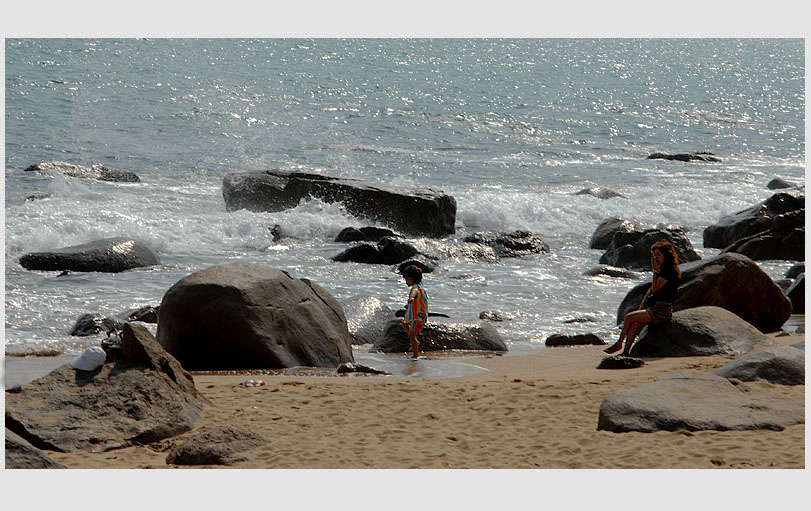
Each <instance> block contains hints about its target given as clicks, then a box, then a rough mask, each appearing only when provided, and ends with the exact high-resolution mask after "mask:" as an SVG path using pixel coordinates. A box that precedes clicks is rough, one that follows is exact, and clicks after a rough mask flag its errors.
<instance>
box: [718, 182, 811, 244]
mask: <svg viewBox="0 0 811 511" xmlns="http://www.w3.org/2000/svg"><path fill="white" fill-rule="evenodd" d="M799 211H803V212H804V211H805V191H804V190H801V189H796V190H788V191H785V192H780V193H776V194H774V195H772V196H771V197H769V198H768V199H766V200H765V201H763V202H761V203H759V204H755V205H754V206H751V207H749V208H746V209H744V210H742V211H738V212H737V213H734V214H732V215H727V216H725V217H723V218H721V219H720V220H719V221H718V223H717V224H714V225H711V226H709V227H707V228H706V229H704V246H705V247H707V248H727V247H729V246H730V245H732V244H733V243H735V242H736V241H738V240H741V239H744V238H751V237H752V236H755V235H757V234H761V233H764V232H766V231H769V230H770V229H772V228H773V227H775V225H774V224H775V221H776V219H777V217H778V216H781V215H786V214H790V213H793V212H799ZM803 214H804V213H803ZM796 215H798V213H794V214H793V215H789V217H784V218H783V219H781V220H777V222H778V225H777V227H781V226H782V227H784V228H783V229H779V230H780V231H787V232H790V230H793V227H792V229H790V230H789V228H788V226H789V225H792V226H793V225H794V223H796V221H798V220H799V218H795V216H796ZM783 224H785V225H783Z"/></svg>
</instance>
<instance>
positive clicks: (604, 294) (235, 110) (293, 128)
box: [4, 39, 805, 354]
mask: <svg viewBox="0 0 811 511" xmlns="http://www.w3.org/2000/svg"><path fill="white" fill-rule="evenodd" d="M804 62H805V54H804V43H803V41H802V40H801V39H258V40H257V39H251V40H248V39H206V40H201V39H100V40H90V39H9V40H7V41H6V46H5V102H6V112H5V165H6V171H5V302H4V305H5V343H6V350H7V352H8V353H26V352H43V351H50V350H53V351H58V352H61V353H63V354H71V353H76V352H78V351H79V350H81V349H83V348H84V347H86V346H90V345H94V344H98V342H99V340H100V339H99V336H95V337H84V338H82V337H71V336H69V335H68V332H69V330H70V328H71V327H72V325H73V324H74V322H75V321H76V319H77V318H78V317H79V316H80V315H82V314H84V313H88V312H90V313H100V314H105V315H114V314H119V313H122V312H124V311H127V310H130V309H135V308H138V307H141V306H144V305H158V304H159V303H160V301H161V298H162V297H163V294H164V293H165V292H166V290H167V289H168V288H169V287H170V286H171V285H172V284H174V283H175V282H177V281H178V280H179V279H181V278H183V277H184V276H186V275H188V274H190V273H193V272H195V271H198V270H201V269H203V268H206V267H209V266H212V265H216V264H222V263H228V262H235V261H245V262H251V263H260V264H265V265H269V266H273V267H277V268H282V269H284V270H287V271H288V272H290V274H291V275H293V276H294V277H297V278H309V279H312V280H314V281H315V282H317V283H319V284H320V285H321V286H323V287H324V288H326V289H327V290H328V291H329V292H330V293H332V294H333V295H334V296H335V297H336V298H338V299H339V300H345V299H348V298H351V297H354V296H360V295H371V296H375V297H378V298H380V299H381V300H383V301H384V302H385V303H386V304H387V305H389V306H390V307H392V308H393V309H397V308H400V307H402V306H403V305H404V302H405V298H406V292H407V289H406V287H405V286H404V284H403V282H402V280H401V279H400V278H398V275H397V274H396V273H394V272H393V271H392V267H389V266H382V265H362V264H355V263H338V262H333V261H332V260H331V257H333V256H334V255H336V254H338V253H340V252H341V251H343V250H344V249H345V248H347V245H346V244H342V243H336V242H334V241H333V239H334V237H335V235H336V234H338V232H340V230H341V229H343V228H345V227H348V226H354V227H361V226H364V225H378V226H381V227H385V226H382V225H379V224H375V223H374V222H370V221H369V220H365V219H359V218H355V217H353V216H351V215H349V214H347V213H346V211H345V210H344V208H343V207H342V205H341V204H327V203H323V202H321V201H318V200H309V201H303V202H302V203H301V204H299V205H298V206H297V207H296V208H294V209H291V210H288V211H282V212H277V213H253V212H249V211H244V210H243V211H235V212H226V210H225V204H224V201H223V198H222V179H223V176H224V175H225V174H226V173H228V172H232V171H241V170H260V169H282V170H287V171H304V172H311V173H317V174H324V175H330V176H341V177H350V178H358V179H362V180H365V181H367V182H369V183H377V184H389V185H397V186H405V187H431V188H435V189H441V190H443V191H444V192H445V193H447V194H450V195H452V196H453V197H454V198H455V199H456V202H457V208H458V209H457V216H456V234H455V235H452V236H449V237H448V238H446V239H442V240H435V239H425V238H414V237H412V238H410V239H409V241H410V242H412V243H414V244H415V245H416V246H418V247H419V248H420V249H421V250H422V251H424V252H425V253H427V254H429V255H433V256H435V257H438V258H439V265H438V267H437V269H436V271H435V272H433V273H430V274H427V275H426V277H425V281H424V285H425V288H426V289H427V290H428V292H429V295H430V297H431V308H432V310H433V311H435V312H442V313H445V314H448V315H449V316H451V317H452V318H453V320H454V321H461V322H476V321H478V317H479V313H480V312H482V311H486V310H496V311H500V312H502V313H504V314H506V315H509V316H510V317H511V318H512V319H511V320H509V321H504V322H502V323H496V324H495V325H496V328H498V329H499V331H500V333H501V334H502V336H503V337H504V339H505V340H506V342H507V345H508V347H509V348H510V350H511V352H513V353H520V352H525V351H527V350H532V349H536V348H542V347H543V340H544V339H545V338H546V337H547V336H548V335H550V334H553V333H586V332H594V333H598V334H599V335H602V336H603V337H610V336H616V333H617V332H616V313H617V307H618V305H619V303H620V301H621V300H622V298H623V297H624V296H625V294H626V293H627V292H628V291H629V290H630V288H632V287H633V286H635V285H637V284H639V283H640V282H642V279H645V278H649V274H644V273H643V274H640V276H639V278H638V279H631V280H628V279H618V278H610V277H589V276H585V275H584V274H583V272H585V271H586V270H588V269H590V268H593V267H595V266H596V265H597V264H598V260H599V258H600V255H601V253H602V251H600V250H594V249H589V248H588V244H589V238H590V237H591V234H592V233H593V232H594V230H595V228H596V227H597V225H598V224H599V223H600V222H601V221H603V220H604V219H606V218H609V217H612V216H618V217H622V218H625V219H629V220H632V221H635V222H644V223H649V224H660V223H663V224H678V225H680V226H682V227H684V228H685V229H686V230H687V231H688V234H687V235H688V237H689V239H690V241H691V242H692V244H693V246H694V248H695V250H696V251H697V252H698V254H699V255H701V256H702V257H705V258H706V257H711V256H713V255H716V254H717V253H718V252H719V251H718V250H714V249H705V248H704V247H703V246H702V232H703V230H704V229H705V228H706V227H707V226H708V225H711V224H713V223H715V222H717V221H718V220H719V219H720V218H721V217H722V216H723V215H727V214H730V213H734V212H736V211H739V210H741V209H744V208H746V207H749V206H751V205H753V204H755V203H757V202H759V201H761V200H764V199H766V198H768V197H769V196H770V195H771V194H772V193H773V192H772V191H770V190H768V189H767V188H766V184H767V183H768V182H769V181H770V180H771V179H772V178H774V177H780V178H783V179H786V180H788V181H791V182H794V183H797V184H803V183H804V181H805V172H804V168H805V139H804V130H805V119H804V110H805V99H804V98H805V83H804V76H805V68H804ZM659 151H662V152H670V153H675V152H694V151H711V152H713V153H715V155H716V156H717V157H718V158H720V159H721V160H722V161H721V162H720V163H697V162H694V163H685V162H679V161H667V160H647V159H646V157H647V156H648V155H650V154H651V153H653V152H659ZM45 161H64V162H69V163H74V164H83V165H91V164H96V163H101V164H105V165H112V166H116V167H120V168H123V169H127V170H131V171H133V172H135V173H136V174H138V175H139V176H140V178H141V182H139V183H108V182H100V181H92V180H87V179H75V178H69V177H64V176H61V175H56V176H53V175H51V176H48V175H41V174H38V173H34V172H23V169H24V168H26V167H27V166H29V165H31V164H34V163H38V162H45ZM592 186H601V187H605V188H609V189H611V190H614V191H615V192H618V193H620V194H622V197H618V198H612V199H608V200H601V199H599V198H596V197H593V196H590V195H576V192H578V191H580V190H582V189H584V188H588V187H592ZM38 193H40V194H42V193H44V194H49V197H48V198H45V199H39V200H33V201H26V200H25V198H26V197H28V196H30V195H33V194H38ZM274 225H279V226H281V230H282V233H283V238H282V239H281V240H279V241H273V235H272V234H271V232H270V230H269V227H272V226H274ZM518 229H521V230H529V231H531V232H532V233H534V234H536V235H537V236H539V237H541V238H542V239H543V240H544V241H545V242H546V243H547V244H548V245H549V246H550V248H551V252H550V253H549V254H542V255H534V256H527V257H521V258H512V259H502V260H500V261H499V262H497V263H493V262H485V261H482V260H478V259H475V258H467V257H464V256H462V255H459V254H460V253H459V251H458V250H456V248H458V247H459V246H461V245H462V244H463V239H464V237H465V236H467V235H469V234H472V233H474V232H479V231H492V232H509V231H514V230H518ZM111 236H133V237H136V238H138V239H140V240H142V241H143V242H145V243H146V244H147V245H148V246H149V247H150V248H151V249H152V250H154V251H155V252H156V253H157V254H158V255H159V257H160V259H161V264H160V265H158V266H155V267H150V268H141V269H135V270H131V271H127V272H123V273H118V274H108V273H70V274H68V275H66V276H58V272H36V271H27V270H25V269H23V268H22V267H21V266H20V264H19V258H20V256H22V255H23V254H25V253H28V252H33V251H42V250H49V249H54V248H58V247H65V246H70V245H76V244H80V243H86V242H89V241H91V240H95V239H99V238H105V237H111ZM760 264H761V267H763V269H764V270H765V271H767V273H769V274H770V275H771V276H772V277H773V278H780V277H781V276H782V274H783V273H784V272H785V270H786V269H787V268H788V267H790V266H791V264H792V263H791V262H787V261H767V262H761V263H760ZM571 320H575V322H570V321H571ZM153 328H154V327H153ZM360 351H361V352H362V351H363V348H361V349H360Z"/></svg>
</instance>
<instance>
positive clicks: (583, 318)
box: [563, 317, 596, 325]
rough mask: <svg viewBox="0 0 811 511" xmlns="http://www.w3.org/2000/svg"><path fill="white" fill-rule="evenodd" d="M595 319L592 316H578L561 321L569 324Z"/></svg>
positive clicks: (593, 320) (589, 321)
mask: <svg viewBox="0 0 811 511" xmlns="http://www.w3.org/2000/svg"><path fill="white" fill-rule="evenodd" d="M595 321H596V320H595V319H594V318H593V317H580V318H571V319H567V320H564V321H563V324H564V325H571V324H572V323H594V322H595Z"/></svg>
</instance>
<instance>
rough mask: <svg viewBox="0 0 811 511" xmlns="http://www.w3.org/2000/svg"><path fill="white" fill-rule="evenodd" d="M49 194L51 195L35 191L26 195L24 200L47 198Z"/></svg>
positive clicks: (31, 200)
mask: <svg viewBox="0 0 811 511" xmlns="http://www.w3.org/2000/svg"><path fill="white" fill-rule="evenodd" d="M50 196H51V194H50V193H35V194H33V195H29V196H28V197H26V198H25V202H33V201H35V200H42V199H47V198H48V197H50Z"/></svg>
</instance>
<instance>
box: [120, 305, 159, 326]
mask: <svg viewBox="0 0 811 511" xmlns="http://www.w3.org/2000/svg"><path fill="white" fill-rule="evenodd" d="M125 314H126V319H127V321H140V322H142V323H157V322H158V307H152V306H151V305H146V306H144V307H141V308H140V309H136V310H134V311H131V312H129V313H125Z"/></svg>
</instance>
